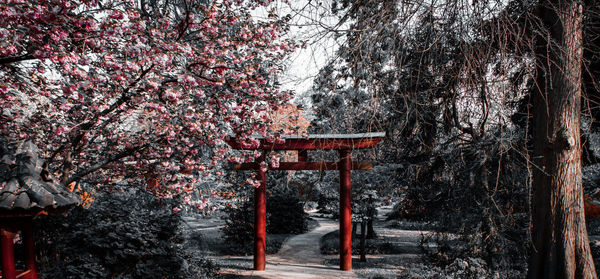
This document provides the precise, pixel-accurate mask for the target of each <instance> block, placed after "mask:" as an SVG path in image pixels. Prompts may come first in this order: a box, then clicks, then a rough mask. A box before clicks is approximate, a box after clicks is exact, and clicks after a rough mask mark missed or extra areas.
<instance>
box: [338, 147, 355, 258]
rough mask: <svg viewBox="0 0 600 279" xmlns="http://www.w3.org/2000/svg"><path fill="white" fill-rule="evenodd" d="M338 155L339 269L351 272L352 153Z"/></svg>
mask: <svg viewBox="0 0 600 279" xmlns="http://www.w3.org/2000/svg"><path fill="white" fill-rule="evenodd" d="M339 154H340V164H339V166H340V238H339V239H340V269H341V270H352V187H351V185H352V184H351V171H352V162H351V161H350V159H351V157H352V151H350V150H348V149H342V150H339Z"/></svg>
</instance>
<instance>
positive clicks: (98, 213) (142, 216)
mask: <svg viewBox="0 0 600 279" xmlns="http://www.w3.org/2000/svg"><path fill="white" fill-rule="evenodd" d="M173 206H174V202H173V201H172V200H171V201H167V200H158V199H157V198H156V197H154V196H152V195H151V194H148V193H145V192H141V191H140V192H137V193H135V194H133V193H129V194H105V195H103V196H100V197H98V198H97V199H96V201H95V202H94V204H92V206H91V207H90V208H89V209H84V208H75V209H73V210H72V211H71V212H70V213H69V215H68V216H66V217H62V216H44V217H43V218H40V219H39V220H38V221H37V222H36V223H37V226H38V230H37V231H38V233H39V234H40V237H38V242H39V243H38V244H37V245H38V249H39V250H40V252H41V257H39V261H40V270H41V272H42V278H207V276H212V273H213V272H214V267H213V266H212V264H211V263H210V262H208V261H206V260H204V259H192V258H191V257H190V256H189V255H187V254H186V253H185V252H184V251H183V249H182V245H181V242H182V237H181V235H180V231H179V230H178V227H179V223H180V217H179V215H178V214H173V213H172V210H171V209H172V207H173Z"/></svg>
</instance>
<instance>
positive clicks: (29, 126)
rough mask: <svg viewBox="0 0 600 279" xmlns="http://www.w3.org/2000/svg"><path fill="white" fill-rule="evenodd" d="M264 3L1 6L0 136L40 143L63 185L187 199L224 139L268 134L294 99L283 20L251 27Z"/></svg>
mask: <svg viewBox="0 0 600 279" xmlns="http://www.w3.org/2000/svg"><path fill="white" fill-rule="evenodd" d="M269 2H270V1H263V0H257V1H230V0H228V1H208V0H206V1H187V0H178V1H155V0H150V1H146V0H142V1H139V2H138V1H128V0H107V1H97V0H81V1H80V0H39V1H22V0H4V1H2V2H0V106H1V107H2V113H1V114H0V123H1V124H0V133H1V134H2V136H3V137H5V138H6V139H7V140H8V141H9V142H13V143H14V142H17V141H21V140H24V139H31V140H33V141H34V142H35V143H36V144H37V145H39V147H40V150H42V151H43V152H44V157H45V159H47V162H46V165H45V168H47V169H48V171H49V172H50V173H53V174H54V175H56V176H58V177H59V178H60V180H61V181H62V182H63V183H65V184H70V183H72V182H79V181H81V180H82V179H84V178H85V179H89V180H94V181H95V182H96V183H99V184H98V185H110V184H111V183H114V182H115V181H117V180H121V179H123V180H125V181H130V182H131V181H133V180H135V179H140V178H143V177H144V175H151V176H157V177H161V179H162V180H161V181H160V183H159V184H160V185H163V186H167V185H169V187H160V189H159V188H157V189H151V190H153V191H155V192H157V193H159V194H162V195H169V194H170V193H174V192H181V191H183V190H185V191H190V190H192V189H193V187H194V181H189V180H185V179H182V175H181V174H180V173H182V172H183V173H188V174H189V173H191V172H196V173H197V172H201V171H203V170H205V169H207V168H210V167H211V166H213V165H215V164H216V163H217V161H219V160H221V159H223V158H224V156H225V151H226V149H225V148H224V147H223V146H222V140H223V138H224V137H226V136H227V135H229V134H235V135H238V136H239V137H240V138H242V139H246V138H248V137H249V136H250V135H251V134H253V133H262V134H266V133H269V131H268V129H267V126H266V125H265V123H266V122H267V121H268V114H266V113H264V111H267V110H276V109H277V108H278V107H280V106H281V105H282V104H285V103H287V102H288V100H289V99H290V97H291V94H290V92H286V91H280V90H279V89H278V83H277V76H278V74H279V73H280V72H281V71H282V69H283V65H282V63H281V61H282V59H283V58H284V57H285V56H286V55H287V54H288V53H289V52H291V51H293V49H294V48H295V44H294V42H292V41H290V40H287V39H283V38H282V35H284V34H285V32H286V30H287V27H286V18H278V17H277V16H276V15H275V14H274V13H269V16H268V18H265V19H261V20H256V19H255V18H253V17H252V16H251V12H252V10H253V9H255V8H257V7H259V6H267V5H268V4H269ZM251 156H252V154H248V155H246V157H251ZM246 159H247V158H246Z"/></svg>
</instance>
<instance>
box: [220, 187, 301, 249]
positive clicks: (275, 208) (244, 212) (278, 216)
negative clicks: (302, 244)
mask: <svg viewBox="0 0 600 279" xmlns="http://www.w3.org/2000/svg"><path fill="white" fill-rule="evenodd" d="M225 213H226V214H225V227H224V228H223V230H222V232H223V238H224V240H225V241H226V242H227V243H232V244H235V245H230V246H236V247H238V248H239V249H236V250H240V251H233V252H236V253H237V252H247V253H249V252H251V251H252V247H253V246H252V243H253V241H254V225H253V224H254V206H253V201H252V200H247V201H244V202H242V203H240V204H239V205H238V206H237V207H230V208H226V209H225ZM307 221H308V216H307V214H306V213H305V212H304V205H303V203H302V201H301V200H300V199H299V198H298V196H297V195H296V194H294V193H293V192H292V191H290V190H287V189H283V188H276V189H275V190H274V191H273V192H272V193H269V194H268V195H267V232H268V233H272V234H300V233H304V232H306V230H307V228H308V225H307V224H308V223H307ZM269 241H270V238H269V237H267V253H272V252H276V250H278V249H279V247H280V244H281V243H279V244H276V243H269ZM269 246H272V247H271V248H270V247H269Z"/></svg>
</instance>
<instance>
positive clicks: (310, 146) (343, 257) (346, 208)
mask: <svg viewBox="0 0 600 279" xmlns="http://www.w3.org/2000/svg"><path fill="white" fill-rule="evenodd" d="M384 137H385V133H362V134H317V135H306V136H303V135H285V136H283V137H282V138H283V139H284V140H285V141H284V142H281V143H279V142H275V143H272V142H268V141H267V140H266V139H264V138H258V139H259V142H260V144H259V146H258V147H257V146H253V147H249V146H247V145H244V144H242V143H240V142H238V141H236V140H234V139H227V143H228V144H229V145H230V146H231V147H233V148H235V149H244V150H263V152H264V153H263V154H262V156H260V157H259V158H258V159H257V161H256V162H254V163H246V164H238V165H236V166H235V167H234V169H235V170H255V171H256V172H257V173H258V179H259V180H260V181H261V183H260V186H259V187H258V188H256V189H255V190H254V269H255V270H264V269H265V265H266V264H265V263H266V262H265V259H266V256H265V247H266V224H267V222H266V216H267V208H266V185H267V176H266V173H265V171H264V170H262V169H261V168H260V164H261V163H262V162H263V161H264V160H265V155H266V154H265V153H266V152H267V151H276V150H296V151H298V162H281V163H279V167H277V168H271V170H339V172H340V188H339V193H340V219H339V222H340V234H339V239H340V269H341V270H352V228H351V226H352V189H351V171H352V170H370V169H372V167H373V165H372V164H371V163H370V162H364V161H359V162H352V160H351V157H352V150H354V149H364V148H373V147H375V146H376V145H377V143H378V142H379V141H380V140H381V139H383V138H384ZM308 150H338V153H339V158H340V160H339V161H338V162H307V159H308Z"/></svg>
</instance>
